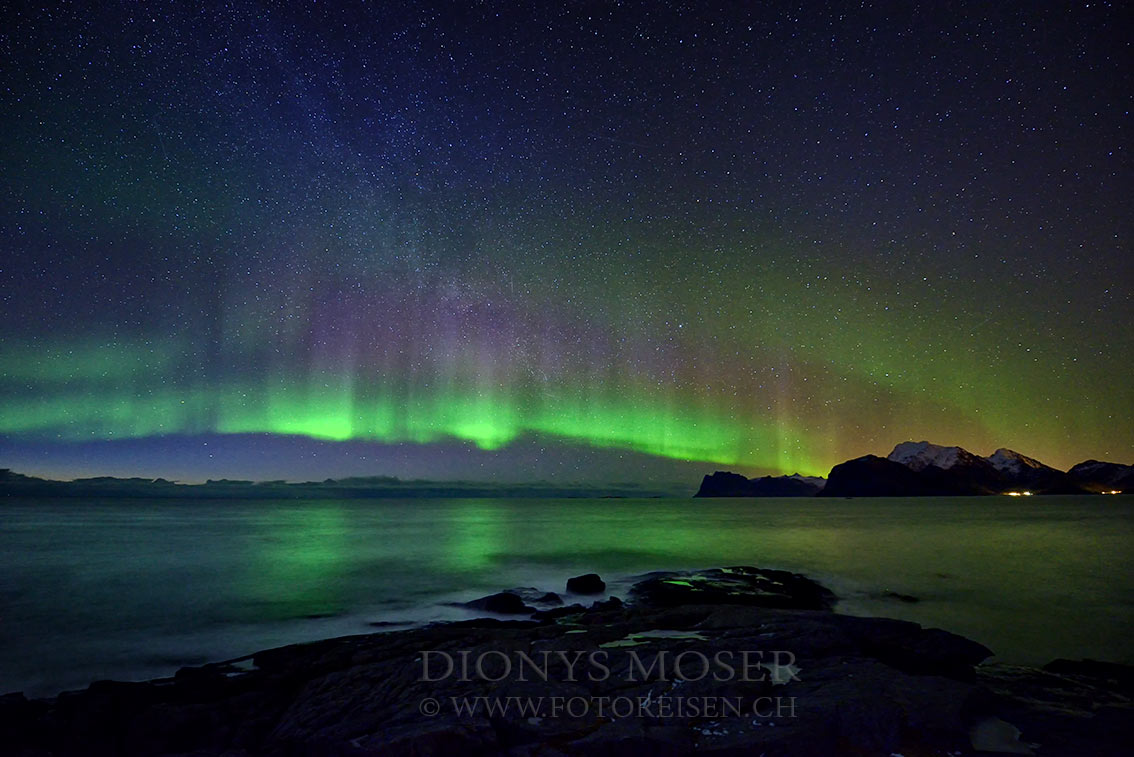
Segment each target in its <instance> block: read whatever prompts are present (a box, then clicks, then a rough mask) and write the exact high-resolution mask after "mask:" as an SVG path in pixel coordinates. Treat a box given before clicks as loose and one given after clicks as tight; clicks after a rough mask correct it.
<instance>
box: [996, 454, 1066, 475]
mask: <svg viewBox="0 0 1134 757" xmlns="http://www.w3.org/2000/svg"><path fill="white" fill-rule="evenodd" d="M985 460H987V461H988V462H990V463H992V467H993V468H995V469H996V470H998V471H1000V472H1001V473H1007V474H1009V475H1013V476H1018V475H1022V474H1024V473H1026V472H1028V471H1029V470H1045V471H1054V472H1056V473H1058V472H1059V471H1057V470H1055V468H1052V467H1051V466H1050V465H1044V464H1043V463H1041V462H1040V461H1039V460H1036V459H1035V458H1034V457H1028V456H1027V455H1021V454H1020V453H1019V452H1016V451H1015V450H1010V449H1008V448H1007V447H1001V448H1000V449H998V450H996V451H995V452H993V453H992V454H991V455H989V456H988V457H986V458H985Z"/></svg>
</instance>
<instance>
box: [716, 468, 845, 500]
mask: <svg viewBox="0 0 1134 757" xmlns="http://www.w3.org/2000/svg"><path fill="white" fill-rule="evenodd" d="M822 488H823V479H815V478H808V477H805V476H800V475H799V474H798V473H797V474H794V475H791V476H764V477H763V478H745V477H744V476H742V475H740V474H739V473H726V472H724V471H717V472H716V473H714V474H712V475H711V476H705V478H704V479H703V480H702V481H701V488H700V489H698V490H697V494H695V495H694V496H697V497H812V496H814V495H815V494H816V493H818V491H819V490H820V489H822Z"/></svg>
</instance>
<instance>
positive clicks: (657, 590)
mask: <svg viewBox="0 0 1134 757" xmlns="http://www.w3.org/2000/svg"><path fill="white" fill-rule="evenodd" d="M493 596H496V597H499V596H501V595H493ZM513 596H518V595H513ZM518 598H519V599H520V602H521V604H522V605H524V604H525V600H524V598H523V597H518ZM485 599H486V600H488V599H491V597H489V598H485ZM626 599H627V600H628V602H627V603H625V604H624V603H623V602H622V601H620V600H618V599H608V600H604V601H595V602H591V603H590V604H589V605H586V604H575V605H567V606H563V605H559V606H554V605H553V603H550V604H551V605H552V606H548V607H545V608H544V609H541V610H537V608H536V607H535V606H534V605H525V606H526V609H527V610H536V612H535V617H534V618H533V619H523V620H507V619H502V618H501V617H499V616H498V617H485V618H479V619H472V620H466V621H457V622H450V623H440V624H431V625H427V626H424V627H420V628H413V629H408V630H398V631H389V632H378V633H373V634H366V635H358V636H348V637H340V638H335V639H327V640H323V641H318V642H312V643H308V644H297V645H290V646H285V647H280V648H276V649H270V650H264V651H260V652H256V653H254V654H251V655H247V656H245V657H241V658H237V659H235V660H229V661H226V662H219V663H211V664H207V665H203V666H198V667H187V668H183V669H181V670H179V671H178V672H177V674H176V675H175V676H173V677H171V678H167V679H158V680H154V681H147V682H137V683H125V682H110V681H100V682H95V683H92V684H91V685H90V686H89V687H88V688H87V689H85V690H82V691H73V692H65V693H63V694H60V695H59V696H57V697H53V698H50V699H45V700H28V699H26V698H24V697H23V696H22V695H18V694H9V695H6V696H3V697H0V738H2V740H3V741H4V742H5V743H7V744H12V745H14V748H15V751H14V754H17V755H27V757H32V756H33V755H46V754H185V753H193V754H202V755H203V754H232V755H235V754H246V755H253V754H343V755H347V754H354V755H361V754H452V753H462V754H501V753H507V754H517V755H520V754H545V753H547V754H611V753H616V754H617V753H631V752H637V753H656V754H663V753H664V754H685V753H693V752H698V753H699V752H711V753H714V754H733V753H735V754H741V753H749V752H750V751H751V750H756V753H759V752H764V753H766V754H770V755H771V754H783V755H793V754H844V753H855V754H886V755H889V754H892V753H904V754H911V753H912V754H923V753H924V754H933V753H939V754H945V753H951V754H970V753H974V747H982V748H984V749H986V750H988V749H990V748H991V749H993V750H994V751H1001V752H1003V751H1005V750H1013V749H1014V750H1016V753H1029V751H1030V752H1031V753H1034V754H1038V755H1060V754H1068V755H1070V754H1082V753H1083V752H1082V748H1083V747H1084V745H1088V744H1089V745H1090V751H1091V753H1094V754H1112V753H1113V754H1120V753H1124V752H1125V751H1126V750H1128V749H1129V746H1130V744H1131V731H1130V728H1129V726H1125V725H1123V723H1124V722H1128V721H1129V720H1130V718H1129V717H1127V716H1129V715H1131V714H1134V709H1132V705H1131V693H1132V692H1131V683H1132V679H1131V675H1130V673H1131V669H1130V668H1128V667H1124V666H1119V665H1108V664H1103V663H1094V664H1092V663H1069V662H1066V661H1064V662H1062V663H1055V664H1054V665H1049V666H1047V668H1048V669H1047V670H1044V669H1039V668H1026V667H1022V666H1013V665H1003V664H992V665H988V664H985V665H981V663H982V662H983V661H984V660H986V659H987V658H988V657H989V656H991V654H992V650H989V649H987V648H985V647H983V646H982V645H980V644H977V643H976V642H973V641H970V640H968V639H965V638H963V637H961V636H957V635H956V634H952V633H949V632H948V631H943V630H938V629H925V628H922V627H921V626H918V625H917V624H914V623H910V622H906V621H900V620H890V619H882V618H862V617H856V616H850V615H841V614H837V613H834V612H833V611H832V610H831V608H832V606H833V604H834V599H835V598H834V595H833V594H831V593H830V592H829V591H828V590H826V589H825V588H824V587H822V586H820V585H819V584H817V583H815V582H813V581H810V580H809V579H807V578H805V577H803V576H800V575H798V574H790V573H784V572H782V571H766V570H757V569H751V568H732V569H723V570H711V571H695V572H686V573H680V574H678V573H666V574H652V575H650V576H646V577H643V580H642V581H641V582H639V583H637V584H635V585H634V587H632V589H631V591H630V596H628V597H626ZM481 601H483V600H481ZM494 607H496V608H497V609H498V608H499V605H495V606H494ZM522 614H525V615H526V613H522ZM517 617H520V615H517ZM572 660H574V661H575V663H574V664H571V661H572ZM447 661H449V662H451V663H452V665H451V667H449V669H446V668H447V667H448V666H447V665H446V662H447ZM478 661H479V663H480V664H479V665H478ZM533 664H534V665H535V667H533ZM604 669H605V674H604ZM596 679H597V680H596ZM428 703H433V704H428ZM461 703H465V704H466V705H467V706H466V708H465V709H461V707H460V704H461ZM557 703H558V704H557ZM433 706H436V708H437V711H436V712H430V711H429V708H430V707H433ZM493 706H495V707H496V708H497V710H495V711H491V712H490V711H489V710H488V709H486V708H491V707H493ZM470 707H471V708H472V709H469V708H470ZM501 707H503V708H505V709H503V710H501V709H499V708H501ZM525 708H526V709H525ZM532 708H535V709H532ZM556 708H558V709H556ZM572 708H573V709H572ZM1015 729H1019V731H1021V732H1022V733H1021V734H1020V735H1019V737H1018V738H1017V736H1016V735H1015ZM1024 750H1027V751H1024ZM1009 753H1011V752H1010V751H1009Z"/></svg>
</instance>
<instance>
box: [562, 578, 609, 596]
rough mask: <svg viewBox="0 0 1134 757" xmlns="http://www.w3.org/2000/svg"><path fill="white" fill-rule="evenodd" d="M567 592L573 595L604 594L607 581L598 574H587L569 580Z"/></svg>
mask: <svg viewBox="0 0 1134 757" xmlns="http://www.w3.org/2000/svg"><path fill="white" fill-rule="evenodd" d="M567 591H569V592H570V593H572V594H602V593H603V592H604V591H606V581H603V580H602V579H601V578H599V575H598V573H587V574H585V575H582V576H575V577H574V578H568V579H567Z"/></svg>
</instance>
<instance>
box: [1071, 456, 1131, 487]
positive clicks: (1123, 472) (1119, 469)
mask: <svg viewBox="0 0 1134 757" xmlns="http://www.w3.org/2000/svg"><path fill="white" fill-rule="evenodd" d="M1067 476H1068V477H1069V478H1070V479H1071V480H1072V481H1074V482H1075V483H1076V484H1077V485H1079V486H1081V487H1083V488H1084V489H1087V490H1089V491H1094V492H1102V491H1122V492H1130V491H1134V465H1122V464H1121V463H1104V462H1100V461H1098V460H1086V461H1084V462H1081V463H1079V464H1078V465H1075V466H1073V467H1072V468H1071V470H1069V471H1067Z"/></svg>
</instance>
